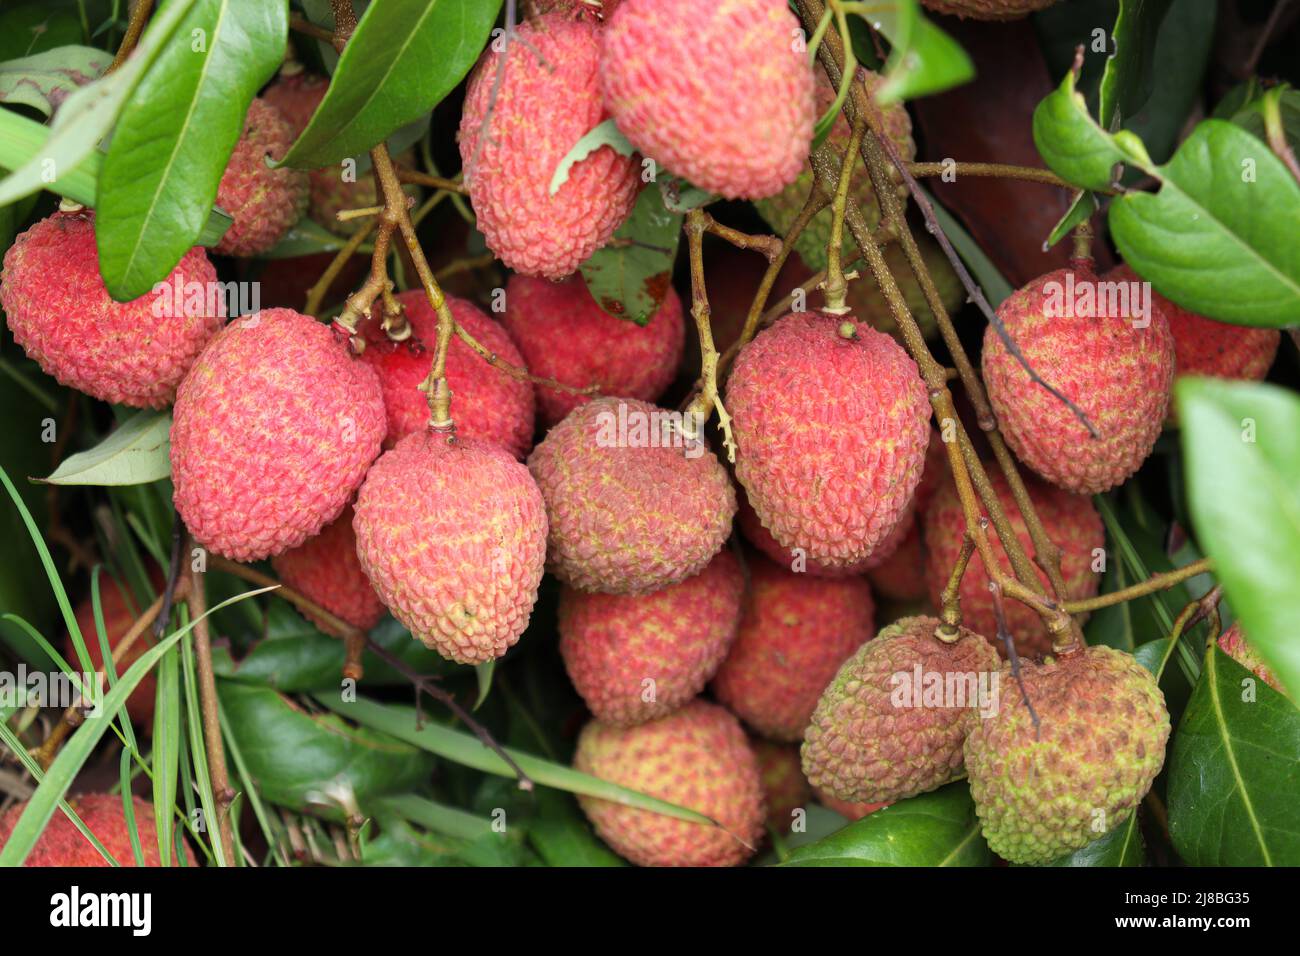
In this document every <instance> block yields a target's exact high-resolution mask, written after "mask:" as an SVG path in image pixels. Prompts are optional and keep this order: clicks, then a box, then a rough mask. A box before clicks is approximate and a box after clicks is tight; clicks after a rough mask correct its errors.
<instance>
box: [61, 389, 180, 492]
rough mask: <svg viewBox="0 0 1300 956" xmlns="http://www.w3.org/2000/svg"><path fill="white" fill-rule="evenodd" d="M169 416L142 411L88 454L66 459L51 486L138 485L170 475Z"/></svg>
mask: <svg viewBox="0 0 1300 956" xmlns="http://www.w3.org/2000/svg"><path fill="white" fill-rule="evenodd" d="M171 427H172V417H171V414H170V413H169V412H163V411H154V410H152V409H147V408H146V409H141V410H140V411H138V412H136V413H135V414H134V415H132V416H131V417H130V418H129V419H127V420H126V421H125V422H124V423H122V424H121V425H119V426H118V427H117V428H115V429H114V430H113V431H112V432H111V433H110V434H109V436H108V437H107V438H105V439H104V440H103V441H101V442H100V443H99V444H98V445H96V446H95V447H94V448H91V449H90V450H89V451H82V452H77V454H75V455H69V456H68V457H67V458H65V459H64V460H63V461H62V462H60V463H59V467H58V468H56V469H54V472H53V474H51V475H50V476H49V477H48V478H46V479H44V480H45V481H46V482H48V483H49V484H52V485H141V484H146V483H148V482H151V481H157V480H158V479H159V478H166V477H168V476H169V475H170V474H171V459H170V457H169V455H170V450H171Z"/></svg>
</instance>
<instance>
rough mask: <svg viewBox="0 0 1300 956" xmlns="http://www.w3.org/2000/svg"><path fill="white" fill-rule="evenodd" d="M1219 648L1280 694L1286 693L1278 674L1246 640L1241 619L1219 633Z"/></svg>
mask: <svg viewBox="0 0 1300 956" xmlns="http://www.w3.org/2000/svg"><path fill="white" fill-rule="evenodd" d="M1219 648H1220V650H1222V651H1223V653H1225V654H1227V655H1228V656H1229V657H1231V658H1232V659H1233V660H1234V661H1236V662H1237V663H1238V664H1240V665H1241V666H1242V667H1244V668H1246V670H1248V671H1252V672H1254V674H1255V676H1256V677H1258V678H1259V679H1260V680H1262V681H1263V682H1264V683H1265V684H1268V686H1269V687H1272V688H1273V689H1274V690H1275V691H1277V692H1278V693H1280V694H1285V693H1286V691H1285V690H1284V689H1283V688H1282V682H1281V681H1280V680H1278V678H1277V675H1276V674H1274V673H1273V672H1272V671H1271V670H1269V667H1268V664H1266V663H1265V662H1264V658H1262V657H1260V656H1259V651H1257V650H1255V648H1254V647H1253V646H1252V645H1251V644H1250V643H1249V642H1248V641H1247V640H1246V635H1245V632H1243V631H1242V629H1241V622H1240V621H1238V622H1236V623H1235V624H1233V625H1232V627H1230V628H1228V629H1227V630H1226V631H1224V632H1223V633H1222V634H1220V635H1219Z"/></svg>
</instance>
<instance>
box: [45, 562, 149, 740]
mask: <svg viewBox="0 0 1300 956" xmlns="http://www.w3.org/2000/svg"><path fill="white" fill-rule="evenodd" d="M150 579H151V580H152V582H153V586H154V587H155V589H161V587H162V585H163V578H162V574H161V572H159V571H158V569H157V568H156V567H154V568H152V569H151V573H150ZM99 609H100V613H102V614H103V616H104V636H105V637H106V638H108V648H109V656H110V657H111V656H112V652H113V651H114V650H116V649H117V645H118V644H120V643H121V642H122V638H124V637H126V634H127V632H128V631H130V630H131V628H132V626H133V625H134V624H135V622H136V621H138V620H139V619H140V614H141V612H142V611H143V610H144V608H143V607H142V606H141V605H140V604H139V603H138V602H137V601H136V600H135V596H134V595H133V594H132V593H131V591H130V589H129V588H127V587H126V586H125V585H123V584H120V583H119V582H117V581H115V580H114V579H112V578H110V577H108V576H107V575H101V576H100V579H99ZM76 616H77V629H78V630H79V631H81V639H82V640H83V641H84V642H85V644H86V654H87V656H88V657H89V658H90V665H91V666H92V667H93V668H95V670H101V669H102V668H103V665H104V654H103V651H102V650H101V649H100V646H99V632H98V631H97V630H96V629H95V605H94V602H93V600H92V599H91V598H90V597H87V598H86V599H85V600H83V601H82V602H81V603H79V604H78V605H77V608H76ZM155 643H156V642H155V641H154V637H153V629H152V628H145V630H144V632H143V633H142V634H141V635H140V636H139V637H137V638H136V639H135V641H134V643H132V644H131V647H130V648H128V649H127V650H126V651H125V652H124V653H123V654H122V657H121V659H120V660H117V661H115V662H114V664H113V668H114V673H115V674H117V676H118V677H121V676H122V675H123V674H125V673H126V672H127V669H128V668H130V666H131V665H132V664H134V663H135V662H136V660H137V659H138V658H139V657H140V655H141V654H143V653H144V652H145V651H147V650H149V648H151V647H153V646H154V644H155ZM64 657H65V658H66V659H67V661H68V663H69V664H70V665H72V669H73V670H80V669H81V661H80V659H79V657H78V656H77V652H76V649H75V648H74V647H73V645H72V635H71V634H69V635H68V636H67V639H66V641H65V642H64ZM104 687H105V691H106V692H107V688H108V684H107V680H106V681H105V684H104ZM157 687H158V682H157V678H156V677H154V672H153V671H147V672H146V673H145V675H144V676H143V677H142V678H140V683H138V684H136V685H135V690H133V691H131V696H130V697H128V698H127V699H126V712H127V714H128V715H129V716H130V718H131V719H132V720H133V721H135V722H136V723H137V724H140V725H142V726H143V727H144V728H145V730H146V731H152V730H153V712H154V703H155V700H156V698H157Z"/></svg>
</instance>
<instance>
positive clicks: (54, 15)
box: [0, 3, 111, 62]
mask: <svg viewBox="0 0 1300 956" xmlns="http://www.w3.org/2000/svg"><path fill="white" fill-rule="evenodd" d="M89 39H90V37H88V36H85V35H84V34H83V33H82V30H81V24H80V23H79V22H78V20H77V16H76V14H75V13H73V12H72V11H70V10H51V9H50V5H49V4H48V3H31V4H27V5H25V6H20V7H16V8H14V9H10V10H5V11H4V12H3V13H0V62H3V61H5V60H16V59H18V58H19V57H25V56H32V55H33V54H36V53H43V52H44V51H46V50H53V49H54V48H55V47H60V46H69V45H72V44H77V43H85V42H86V41H87V40H89ZM110 59H111V57H110Z"/></svg>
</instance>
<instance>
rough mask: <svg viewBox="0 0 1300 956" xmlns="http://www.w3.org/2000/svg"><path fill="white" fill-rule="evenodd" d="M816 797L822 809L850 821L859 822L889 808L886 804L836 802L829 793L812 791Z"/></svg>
mask: <svg viewBox="0 0 1300 956" xmlns="http://www.w3.org/2000/svg"><path fill="white" fill-rule="evenodd" d="M813 793H815V794H816V795H817V801H818V802H819V803H820V804H821V805H822V806H824V807H827V808H829V809H831V810H834V811H835V812H836V813H838V814H839V815H840V816H842V817H847V818H848V819H850V820H861V819H862V818H863V817H867V816H870V815H871V814H873V813H875V812H876V811H877V810H883V809H884V808H885V807H887V806H889V804H887V803H864V802H858V803H854V802H852V801H849V800H838V799H836V798H835V797H832V796H831V795H830V794H829V793H823V792H822V791H820V790H813Z"/></svg>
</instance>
